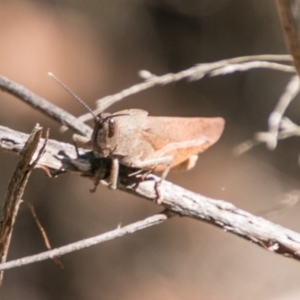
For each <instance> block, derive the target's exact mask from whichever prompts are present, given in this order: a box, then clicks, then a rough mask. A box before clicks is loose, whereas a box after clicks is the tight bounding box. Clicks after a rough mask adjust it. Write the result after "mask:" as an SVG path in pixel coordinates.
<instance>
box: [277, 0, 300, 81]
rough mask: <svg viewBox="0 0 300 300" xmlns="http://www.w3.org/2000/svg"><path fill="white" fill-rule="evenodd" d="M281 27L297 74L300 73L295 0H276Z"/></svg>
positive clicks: (298, 25) (299, 47) (299, 46)
mask: <svg viewBox="0 0 300 300" xmlns="http://www.w3.org/2000/svg"><path fill="white" fill-rule="evenodd" d="M277 7H278V13H279V16H280V19H281V24H282V28H283V30H284V33H285V37H286V41H287V44H288V47H289V50H290V53H291V55H292V56H293V59H294V64H295V67H296V70H297V73H298V75H300V24H299V12H298V3H297V0H277Z"/></svg>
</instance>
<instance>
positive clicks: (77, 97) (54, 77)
mask: <svg viewBox="0 0 300 300" xmlns="http://www.w3.org/2000/svg"><path fill="white" fill-rule="evenodd" d="M48 75H49V76H50V77H52V78H53V79H54V80H55V81H56V82H57V83H58V84H60V85H61V87H62V88H64V89H65V90H66V91H67V92H68V93H69V94H70V95H71V96H73V97H74V98H75V99H76V100H77V101H78V102H79V103H80V104H81V105H82V106H84V107H85V108H86V110H87V111H88V112H89V113H90V114H91V115H92V116H93V118H94V120H95V121H97V120H98V119H99V118H98V117H97V116H96V115H95V114H94V112H93V110H92V109H91V108H90V107H89V106H88V105H87V104H86V103H85V102H84V101H83V100H82V99H81V98H79V96H77V95H76V94H75V93H74V92H73V91H72V90H71V89H70V88H69V87H67V86H66V85H65V84H64V83H63V82H62V81H61V80H60V79H58V78H57V77H56V76H55V75H54V74H53V73H51V72H48Z"/></svg>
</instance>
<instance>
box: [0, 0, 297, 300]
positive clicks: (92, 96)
mask: <svg viewBox="0 0 300 300" xmlns="http://www.w3.org/2000/svg"><path fill="white" fill-rule="evenodd" d="M0 36H1V39H0V73H1V74H2V75H4V76H7V77H9V78H10V79H12V80H15V81H16V82H18V83H20V84H23V85H24V86H26V87H27V88H29V89H31V90H32V91H33V92H35V93H36V94H38V95H41V96H43V97H45V98H46V99H48V100H49V101H51V102H53V103H55V104H57V105H59V106H61V107H63V108H65V109H67V110H69V111H70V112H72V113H74V114H76V115H79V114H82V113H83V112H84V109H83V108H82V107H81V106H80V105H79V104H78V103H76V102H75V101H74V100H73V99H72V98H71V97H70V96H69V95H68V94H66V92H65V91H64V90H63V89H62V88H61V87H60V86H59V85H57V84H56V83H55V82H53V80H51V79H50V78H49V77H48V76H47V72H48V71H52V72H53V73H54V74H56V75H57V76H58V77H59V78H60V79H62V80H63V81H64V82H65V83H66V84H67V85H68V86H69V87H70V88H72V89H73V90H74V91H75V92H76V93H77V94H78V95H79V96H80V97H82V98H83V99H85V100H86V101H87V102H88V103H89V105H90V106H93V105H94V101H95V100H96V99H98V98H100V97H102V96H105V95H108V94H112V93H115V92H118V91H120V90H121V89H123V88H126V87H129V86H131V85H132V84H135V83H137V82H139V78H138V76H137V72H138V71H139V70H141V69H146V70H149V71H151V72H153V73H154V74H165V73H168V72H176V71H180V70H183V69H186V68H188V67H191V66H192V65H194V64H197V63H205V62H213V61H217V60H221V59H225V58H232V57H236V56H242V55H252V54H282V53H286V47H285V44H284V39H283V36H282V32H281V29H280V25H279V21H278V16H277V12H276V6H275V1H250V0H244V1H238V0H235V1H234V0H222V1H220V0H215V1H212V0H209V1H208V0H202V1H199V0H189V1H183V0H176V1H170V0H164V1H161V0H160V1H155V0H147V1H146V0H145V1H134V0H132V1H129V0H126V1H125V0H114V1H110V0H101V1H99V0H97V1H96V0H94V1H92V0H90V1H82V0H77V1H67V0H64V1H46V0H44V1H17V0H11V1H1V3H0ZM289 77H290V75H288V74H282V73H279V72H275V71H270V70H254V71H250V72H247V73H237V74H233V75H228V76H226V77H218V78H212V79H204V80H201V81H199V82H195V83H186V82H181V83H177V84H172V85H169V86H166V87H158V88H154V89H152V90H149V91H147V92H143V93H141V94H139V95H136V96H133V97H131V98H129V99H126V100H124V101H123V102H122V103H120V104H118V105H115V106H114V107H113V108H112V111H117V110H120V109H123V108H134V107H136V108H142V109H146V110H148V111H149V113H150V114H151V115H169V116H176V115H178V116H179V115H180V116H222V117H224V118H225V119H226V122H227V124H226V131H225V134H224V135H223V137H222V139H221V141H220V142H219V143H218V144H217V145H216V146H214V147H213V148H212V149H211V150H209V151H208V152H206V153H205V154H203V155H201V156H200V158H199V162H198V164H197V167H196V168H195V169H194V170H192V171H190V172H187V173H177V174H176V173H174V174H172V175H170V176H169V178H168V179H169V180H170V181H173V182H175V183H177V184H180V185H182V186H183V187H186V188H188V189H191V190H193V191H195V192H199V193H202V194H205V195H207V196H210V197H213V198H218V199H224V200H227V201H230V202H232V203H233V204H235V205H237V206H238V207H240V208H242V209H245V210H248V211H250V212H253V213H257V212H259V211H261V210H264V209H269V208H272V207H273V206H275V205H276V204H277V203H278V202H279V201H282V200H284V199H285V198H286V197H287V195H288V194H289V193H291V191H293V190H295V189H298V186H299V175H300V174H299V164H298V156H299V146H300V142H299V139H296V138H292V139H289V140H285V141H282V142H280V143H279V146H278V148H277V149H276V150H275V151H273V152H270V151H268V150H266V148H265V147H264V146H263V145H261V146H259V147H257V148H255V149H253V150H252V151H250V152H249V153H247V154H246V155H244V156H242V157H240V158H237V157H235V156H233V154H232V150H233V148H234V146H236V145H237V144H238V143H240V142H242V141H244V140H246V139H248V138H250V137H251V136H252V135H253V133H254V132H256V131H262V130H266V128H267V118H268V116H269V114H270V112H271V111H272V109H273V108H274V106H275V105H276V103H277V101H278V98H279V96H280V95H281V93H282V91H283V89H284V87H285V85H286V83H287V81H288V80H289ZM0 101H1V106H0V107H1V108H0V122H1V125H4V126H8V127H11V128H13V129H16V130H21V131H24V132H30V131H31V129H32V128H33V126H34V125H35V124H36V123H37V122H38V123H40V124H41V125H42V126H44V127H45V128H46V127H50V128H51V138H54V139H59V140H62V141H70V136H71V134H70V133H68V134H64V135H60V134H59V132H58V129H59V125H58V124H56V123H55V122H54V121H52V120H49V119H48V118H46V117H44V116H42V115H41V114H40V113H38V112H36V111H34V110H33V109H32V108H30V107H28V106H26V105H25V104H23V103H21V102H20V101H19V100H17V99H15V98H13V97H11V96H8V95H6V94H4V93H1V94H0ZM287 115H288V116H289V117H290V118H292V119H293V120H294V121H295V122H298V123H300V117H299V100H295V101H294V102H293V104H292V105H291V107H290V108H289V109H288V113H287ZM16 161H17V157H15V156H12V155H8V154H4V153H1V155H0V172H1V173H0V179H1V180H0V195H2V196H1V199H3V197H4V195H5V191H6V187H7V184H8V181H9V179H10V177H11V175H12V172H13V170H14V167H15V165H16ZM91 187H92V183H91V182H90V181H88V180H85V179H82V178H79V177H76V176H74V175H63V176H61V177H59V178H57V179H49V178H47V177H46V176H45V174H44V173H43V172H42V171H41V170H37V171H35V172H34V174H33V176H32V177H31V178H30V181H29V185H28V187H27V190H26V193H25V195H24V199H25V200H27V201H31V202H32V203H33V204H34V205H35V208H36V210H37V213H38V215H39V217H40V219H41V221H42V223H43V224H44V226H45V229H46V230H47V233H48V235H49V238H50V240H51V242H52V246H53V247H57V246H60V245H65V244H67V243H69V242H73V241H77V240H79V239H83V238H86V237H90V236H93V235H96V234H99V233H101V232H105V231H107V230H110V229H113V228H116V227H117V226H118V225H119V224H128V223H130V222H133V221H136V220H140V219H142V218H144V217H146V216H149V215H151V214H153V213H155V212H159V211H160V210H161V207H159V206H157V205H154V204H151V203H149V202H146V201H144V200H142V199H138V198H135V197H133V196H129V195H127V194H124V193H121V192H117V191H116V192H112V191H109V190H107V189H106V188H104V187H100V188H98V191H97V193H95V194H90V193H89V189H90V188H91ZM272 220H273V221H275V222H277V223H279V224H282V225H284V226H287V227H288V228H291V229H293V230H296V231H299V230H300V218H299V207H298V206H295V207H294V208H293V209H290V210H289V211H287V212H286V213H285V214H284V215H276V216H273V218H272ZM43 250H44V245H43V242H42V240H41V237H40V235H39V232H38V230H37V228H36V225H35V224H34V221H33V219H32V217H31V215H30V213H29V210H28V209H27V207H26V206H25V205H23V206H22V207H21V209H20V213H19V217H18V220H17V224H16V226H15V231H14V235H13V241H12V245H11V251H10V253H9V259H13V258H19V257H22V256H26V255H29V254H34V253H39V252H41V251H43ZM62 261H63V264H64V266H65V269H64V270H60V269H58V268H57V267H56V266H55V265H54V264H53V263H52V262H51V261H45V262H41V263H37V264H34V265H30V266H26V267H22V268H19V269H14V270H10V271H7V272H6V273H5V278H4V286H3V288H2V291H1V294H2V296H3V297H2V299H10V300H14V299H72V300H75V299H90V300H94V299H108V300H112V299H123V300H126V299H128V300H129V299H172V300H173V299H174V300H175V299H176V300H177V299H216V300H218V299H233V300H235V299H299V294H300V290H299V276H300V267H299V263H297V262H295V261H292V260H289V259H285V258H283V257H280V256H276V255H272V254H271V253H269V252H267V251H263V250H262V249H259V248H258V247H257V246H255V245H251V244H250V243H249V242H246V241H243V240H241V239H239V238H237V237H235V236H231V235H230V234H228V233H225V232H222V231H221V230H219V229H216V228H213V227H212V226H209V225H207V224H204V223H201V222H196V221H193V220H190V219H184V218H174V219H172V220H170V221H168V222H167V223H165V224H162V225H160V226H156V227H153V228H150V229H147V230H144V231H141V232H139V233H135V234H133V235H130V236H126V237H123V238H120V239H117V240H114V241H111V242H108V243H105V244H102V245H99V246H96V247H93V248H90V249H87V250H83V251H80V252H76V253H73V254H69V255H67V256H64V257H62ZM297 295H298V296H297ZM293 297H294V298H293Z"/></svg>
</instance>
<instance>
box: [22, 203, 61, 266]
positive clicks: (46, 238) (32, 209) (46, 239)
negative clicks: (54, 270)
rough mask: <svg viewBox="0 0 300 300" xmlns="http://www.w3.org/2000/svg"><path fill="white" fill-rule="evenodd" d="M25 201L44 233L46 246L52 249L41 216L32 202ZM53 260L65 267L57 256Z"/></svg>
mask: <svg viewBox="0 0 300 300" xmlns="http://www.w3.org/2000/svg"><path fill="white" fill-rule="evenodd" d="M25 203H26V205H27V207H28V208H29V210H30V212H31V215H32V217H33V219H34V221H35V223H36V225H37V227H38V229H39V231H40V233H41V235H42V238H43V240H44V244H45V246H46V248H47V249H48V250H50V249H51V245H50V241H49V238H48V236H47V233H46V230H45V229H44V227H43V225H42V223H41V221H40V220H39V218H38V216H37V214H36V212H35V209H34V206H33V205H32V204H31V203H30V202H28V201H26V202H25ZM52 260H53V262H54V263H55V264H56V265H57V266H58V267H59V268H61V269H63V268H64V265H63V263H62V262H61V261H60V260H59V259H58V258H57V257H53V258H52Z"/></svg>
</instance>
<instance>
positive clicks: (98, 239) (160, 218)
mask: <svg viewBox="0 0 300 300" xmlns="http://www.w3.org/2000/svg"><path fill="white" fill-rule="evenodd" d="M168 218H169V216H168V215H167V214H158V215H154V216H151V217H149V218H146V219H145V220H142V221H139V222H135V223H132V224H130V225H127V226H124V227H122V228H117V229H115V230H112V231H108V232H106V233H103V234H100V235H97V236H94V237H91V238H88V239H84V240H82V241H79V242H75V243H72V244H69V245H66V246H63V247H60V248H57V249H53V250H50V251H46V252H42V253H40V254H37V255H32V256H27V257H23V258H21V259H16V260H13V261H9V262H7V263H4V264H0V270H7V269H12V268H16V267H21V266H24V265H28V264H31V263H35V262H38V261H42V260H46V259H50V258H53V257H57V256H61V255H64V254H67V253H71V252H74V251H78V250H81V249H84V248H88V247H91V246H94V245H97V244H100V243H103V242H107V241H110V240H112V239H115V238H118V237H121V236H124V235H126V234H130V233H134V232H136V231H138V230H142V229H145V228H147V227H150V226H153V225H158V224H160V223H162V222H164V221H166V220H167V219H168Z"/></svg>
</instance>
